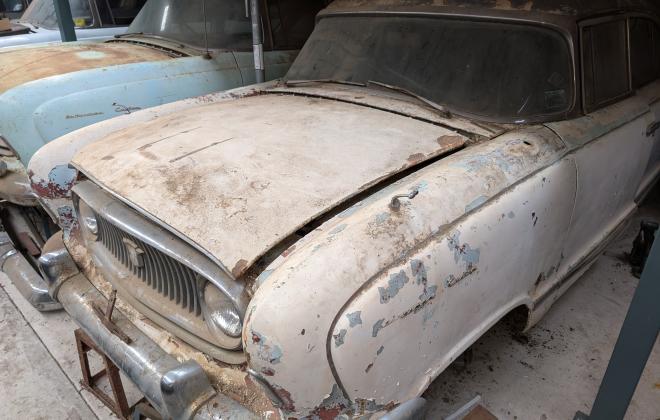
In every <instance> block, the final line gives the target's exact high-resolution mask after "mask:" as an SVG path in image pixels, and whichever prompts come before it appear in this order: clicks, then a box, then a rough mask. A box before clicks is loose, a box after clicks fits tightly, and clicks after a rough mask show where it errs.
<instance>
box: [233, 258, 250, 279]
mask: <svg viewBox="0 0 660 420" xmlns="http://www.w3.org/2000/svg"><path fill="white" fill-rule="evenodd" d="M247 265H248V262H247V261H246V260H243V259H241V260H238V262H237V263H236V265H235V266H234V268H233V269H232V270H231V274H233V276H234V277H240V276H241V274H243V272H244V271H245V270H246V269H247Z"/></svg>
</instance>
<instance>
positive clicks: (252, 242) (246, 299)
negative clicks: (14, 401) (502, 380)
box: [30, 0, 660, 419]
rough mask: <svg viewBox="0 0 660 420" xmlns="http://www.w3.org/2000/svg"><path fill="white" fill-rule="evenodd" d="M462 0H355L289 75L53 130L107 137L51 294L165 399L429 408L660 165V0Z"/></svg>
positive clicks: (257, 408)
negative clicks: (449, 378) (108, 316)
mask: <svg viewBox="0 0 660 420" xmlns="http://www.w3.org/2000/svg"><path fill="white" fill-rule="evenodd" d="M447 3H451V5H446V4H445V2H443V1H431V2H428V1H403V0H401V1H398V0H375V1H350V0H338V1H335V2H334V3H333V4H331V5H330V6H329V7H328V8H327V9H325V10H324V11H322V12H321V13H320V15H319V17H318V21H317V25H316V28H315V30H314V32H313V33H312V35H311V37H310V39H309V40H308V42H307V43H306V45H305V47H304V48H303V50H302V51H301V53H300V55H299V56H298V58H297V59H296V61H295V62H294V64H293V66H292V67H291V69H290V70H289V72H288V74H287V76H286V78H285V80H283V81H280V82H271V83H268V84H263V85H259V86H256V87H251V88H242V89H237V90H233V91H230V92H228V93H224V94H218V95H215V96H213V97H210V98H209V100H208V103H206V104H203V105H200V104H194V105H193V104H191V103H190V102H185V103H174V104H170V105H168V106H165V107H161V108H155V109H154V110H152V111H151V112H150V113H144V112H137V113H135V114H133V115H129V116H125V117H121V119H120V120H116V121H114V120H113V121H107V122H104V123H100V124H98V125H95V126H90V127H87V128H85V129H83V130H81V131H78V132H75V133H72V134H70V135H68V136H66V137H65V138H62V139H60V140H56V141H54V142H52V143H50V144H49V145H47V146H46V149H43V150H42V152H41V153H42V154H44V155H46V154H47V153H46V152H47V151H48V150H56V149H54V148H57V147H58V145H59V144H72V143H75V142H76V141H78V139H82V140H80V141H85V142H86V144H87V145H86V146H85V147H83V148H82V149H81V150H80V151H79V152H78V153H77V155H76V156H75V157H74V158H73V160H72V163H71V164H72V167H74V168H75V169H76V170H77V171H78V177H77V181H76V183H75V186H74V187H73V201H74V203H75V208H76V215H77V216H76V217H77V223H76V224H74V227H73V228H72V229H70V230H68V231H65V232H64V235H63V236H55V237H53V238H51V239H50V240H49V241H48V243H47V244H46V245H45V253H44V255H43V256H42V257H41V267H42V270H43V271H44V273H45V276H46V277H47V278H48V282H49V284H50V292H51V294H52V296H53V297H54V298H55V299H57V300H58V301H59V302H61V304H62V305H63V306H64V308H65V309H66V310H67V311H68V312H69V314H71V316H72V317H73V318H74V319H75V320H76V322H77V323H78V324H79V325H80V326H81V328H82V329H83V330H84V331H85V332H86V333H87V334H88V335H89V336H90V337H91V338H92V339H93V340H94V341H95V342H96V343H97V344H98V346H99V347H100V348H101V349H103V351H104V352H106V353H107V355H108V356H109V357H110V358H111V359H112V360H114V361H115V363H116V364H117V365H118V366H120V367H121V369H122V370H123V371H124V372H125V373H126V375H127V376H128V377H129V378H131V379H132V380H133V381H134V382H135V384H136V385H137V386H138V388H139V389H140V390H142V392H143V393H144V394H145V395H146V396H147V398H148V399H149V401H150V402H151V403H152V404H153V405H154V407H155V408H156V409H157V410H159V411H160V412H161V413H162V414H163V415H164V416H165V417H172V418H189V417H192V416H194V415H195V416H199V417H210V416H213V415H222V416H225V417H227V418H234V417H240V416H247V417H249V416H252V415H255V416H270V418H275V417H280V418H322V419H327V418H334V417H339V416H343V417H342V418H346V417H360V418H366V417H369V416H371V415H374V416H380V415H384V416H386V418H390V419H393V418H418V416H420V415H421V414H420V413H421V412H422V411H423V406H424V401H423V399H421V398H420V395H422V393H423V392H424V390H425V389H426V388H427V386H428V385H429V384H430V383H431V382H432V381H433V379H434V378H435V377H437V376H438V375H439V374H440V372H442V371H443V370H444V369H445V368H446V367H447V366H448V365H449V364H450V363H451V362H452V361H453V360H454V359H456V358H457V357H458V356H459V355H460V354H461V353H462V352H463V351H464V350H465V349H467V348H468V347H469V346H470V345H471V344H472V343H473V342H474V341H475V340H477V338H479V337H480V336H481V335H482V334H483V333H484V332H485V331H486V330H488V329H489V328H490V327H491V326H492V325H493V324H495V323H496V322H498V320H500V319H501V318H502V317H504V316H505V315H507V314H509V313H511V312H512V311H522V312H523V313H525V314H526V316H527V328H531V327H532V326H533V325H534V324H535V323H536V322H537V321H538V320H539V318H540V317H541V316H542V315H543V314H544V313H545V312H546V311H547V310H548V308H549V307H550V306H551V305H552V304H553V302H555V301H556V300H557V299H558V298H559V297H560V295H561V294H562V293H564V292H565V291H566V290H567V288H568V287H569V286H570V285H571V284H572V283H573V282H574V281H575V280H576V279H577V278H578V277H580V275H581V274H582V273H583V272H584V271H585V270H586V269H587V268H588V267H589V265H590V264H591V263H592V262H593V261H594V259H595V258H596V257H597V255H598V253H599V252H600V250H601V249H602V248H603V245H604V244H605V243H606V242H607V241H608V239H609V238H611V237H612V236H613V235H614V234H616V232H617V231H618V229H619V227H620V226H622V224H623V223H624V222H625V221H626V219H627V218H628V216H629V215H630V214H631V213H632V212H634V211H635V209H636V206H637V204H636V203H637V202H638V201H639V200H640V199H641V197H643V196H644V194H645V192H646V191H648V189H649V187H650V186H651V185H652V184H653V182H655V181H656V180H657V179H658V174H659V172H660V158H659V157H660V156H659V151H660V146H659V135H660V131H658V130H657V129H658V127H659V126H660V101H659V99H660V81H658V75H659V70H660V68H659V61H658V58H659V57H660V45H659V44H658V39H659V38H658V34H659V32H658V17H659V16H660V15H659V14H658V11H659V9H658V7H657V5H655V4H652V3H651V2H637V1H626V2H619V1H594V2H590V3H589V4H590V5H589V6H584V4H585V3H584V2H579V1H569V0H565V1H556V2H555V1H548V2H534V1H530V2H515V4H514V5H511V4H509V3H508V2H493V5H494V6H492V7H488V6H484V5H483V4H485V3H482V5H481V6H475V5H470V4H468V2H465V3H463V2H447ZM622 3H625V4H626V6H625V7H623V6H621V4H622ZM488 4H490V3H488ZM580 7H582V8H580ZM585 7H586V8H585ZM90 139H94V141H90ZM33 164H35V165H37V164H38V162H34V159H33V162H31V164H30V165H31V166H32V165H33ZM113 290H115V291H117V293H118V296H119V299H118V308H119V311H117V312H115V314H114V318H113V322H114V324H113V325H112V326H109V325H108V323H107V322H106V321H103V322H102V321H100V320H99V318H98V316H99V315H98V311H95V310H94V309H93V308H94V307H95V306H96V307H99V305H100V307H105V305H106V301H107V298H108V297H109V296H111V295H113V294H114V293H113ZM120 333H121V334H120ZM122 335H126V336H128V337H129V338H130V344H127V343H126V341H125V340H122ZM124 338H126V337H124ZM361 416H364V417H361Z"/></svg>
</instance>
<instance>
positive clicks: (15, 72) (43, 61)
mask: <svg viewBox="0 0 660 420" xmlns="http://www.w3.org/2000/svg"><path fill="white" fill-rule="evenodd" d="M169 58H171V56H170V55H168V54H167V53H165V52H164V51H159V50H156V49H153V48H148V47H142V46H136V45H132V44H121V43H86V42H77V43H67V44H59V45H43V46H39V47H33V48H20V49H13V48H12V49H7V50H0V94H4V93H6V92H7V91H9V90H10V89H12V88H15V87H17V86H20V85H23V84H25V83H29V82H32V81H34V80H38V79H44V78H46V77H51V76H57V75H60V74H66V73H71V72H76V71H80V70H86V69H91V68H98V67H108V66H115V65H119V64H127V63H137V62H145V61H156V60H167V59H169ZM0 98H1V97H0Z"/></svg>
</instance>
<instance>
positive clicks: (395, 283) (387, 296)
mask: <svg viewBox="0 0 660 420" xmlns="http://www.w3.org/2000/svg"><path fill="white" fill-rule="evenodd" d="M408 281H409V279H408V275H407V274H406V272H405V271H403V270H401V271H399V272H398V273H396V274H392V275H391V276H390V279H389V280H388V282H387V284H388V285H387V287H379V288H378V293H379V294H380V303H387V302H389V301H390V300H391V299H392V298H393V297H394V296H396V295H397V294H399V291H400V290H401V289H403V286H404V285H405V284H406V283H408Z"/></svg>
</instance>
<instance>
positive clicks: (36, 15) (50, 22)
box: [20, 0, 94, 29]
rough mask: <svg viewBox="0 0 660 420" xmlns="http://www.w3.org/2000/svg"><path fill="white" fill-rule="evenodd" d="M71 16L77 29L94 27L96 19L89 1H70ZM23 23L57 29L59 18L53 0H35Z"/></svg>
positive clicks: (24, 15) (26, 12)
mask: <svg viewBox="0 0 660 420" xmlns="http://www.w3.org/2000/svg"><path fill="white" fill-rule="evenodd" d="M69 4H70V5H71V15H72V16H73V23H74V24H75V26H76V28H86V27H88V26H92V24H93V23H94V19H93V18H92V11H91V8H90V6H89V0H69ZM20 20H21V22H28V23H31V24H32V25H34V26H37V27H39V28H46V29H57V28H58V26H57V16H56V15H55V4H54V2H53V0H34V1H33V2H32V3H30V5H29V6H28V8H27V10H26V11H25V13H24V14H23V17H21V19H20Z"/></svg>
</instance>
